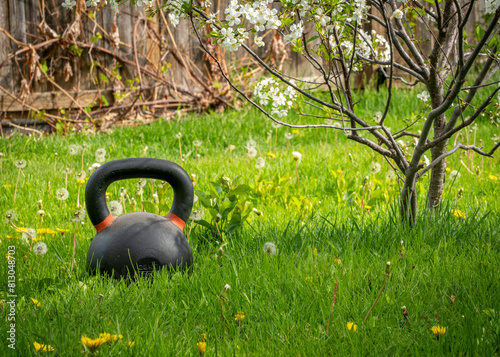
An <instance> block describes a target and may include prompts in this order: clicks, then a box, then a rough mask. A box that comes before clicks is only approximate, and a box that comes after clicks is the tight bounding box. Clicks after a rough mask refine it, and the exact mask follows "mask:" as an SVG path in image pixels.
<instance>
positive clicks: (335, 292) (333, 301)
mask: <svg viewBox="0 0 500 357" xmlns="http://www.w3.org/2000/svg"><path fill="white" fill-rule="evenodd" d="M336 298H337V281H335V289H334V291H333V300H332V308H331V309H330V315H328V323H327V324H326V334H327V335H328V328H329V327H330V318H331V317H332V312H333V308H334V307H335V299H336Z"/></svg>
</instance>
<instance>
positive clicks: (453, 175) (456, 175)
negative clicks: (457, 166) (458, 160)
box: [450, 170, 460, 180]
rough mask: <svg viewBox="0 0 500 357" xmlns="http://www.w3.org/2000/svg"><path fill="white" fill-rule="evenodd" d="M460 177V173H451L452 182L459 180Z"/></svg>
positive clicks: (455, 171) (454, 171)
mask: <svg viewBox="0 0 500 357" xmlns="http://www.w3.org/2000/svg"><path fill="white" fill-rule="evenodd" d="M459 177H460V172H458V171H457V170H453V171H451V172H450V178H451V179H452V180H455V179H458V178H459Z"/></svg>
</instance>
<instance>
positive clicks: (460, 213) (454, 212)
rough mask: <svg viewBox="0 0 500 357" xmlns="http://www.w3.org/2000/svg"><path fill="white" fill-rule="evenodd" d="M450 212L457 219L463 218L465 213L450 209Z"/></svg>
mask: <svg viewBox="0 0 500 357" xmlns="http://www.w3.org/2000/svg"><path fill="white" fill-rule="evenodd" d="M450 212H451V214H452V215H454V216H455V217H457V218H465V213H464V212H462V211H460V210H459V209H452V210H451V211H450Z"/></svg>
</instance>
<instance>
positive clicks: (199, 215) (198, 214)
mask: <svg viewBox="0 0 500 357" xmlns="http://www.w3.org/2000/svg"><path fill="white" fill-rule="evenodd" d="M189 218H191V219H192V220H193V221H201V220H202V219H203V210H202V209H199V210H196V211H193V212H192V213H191V216H190V217H189Z"/></svg>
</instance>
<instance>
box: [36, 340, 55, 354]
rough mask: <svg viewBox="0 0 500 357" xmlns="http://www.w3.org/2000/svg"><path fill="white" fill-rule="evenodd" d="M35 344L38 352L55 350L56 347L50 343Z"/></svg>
mask: <svg viewBox="0 0 500 357" xmlns="http://www.w3.org/2000/svg"><path fill="white" fill-rule="evenodd" d="M33 346H35V350H36V351H37V352H51V351H54V347H52V346H50V345H42V344H41V343H38V342H33Z"/></svg>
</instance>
